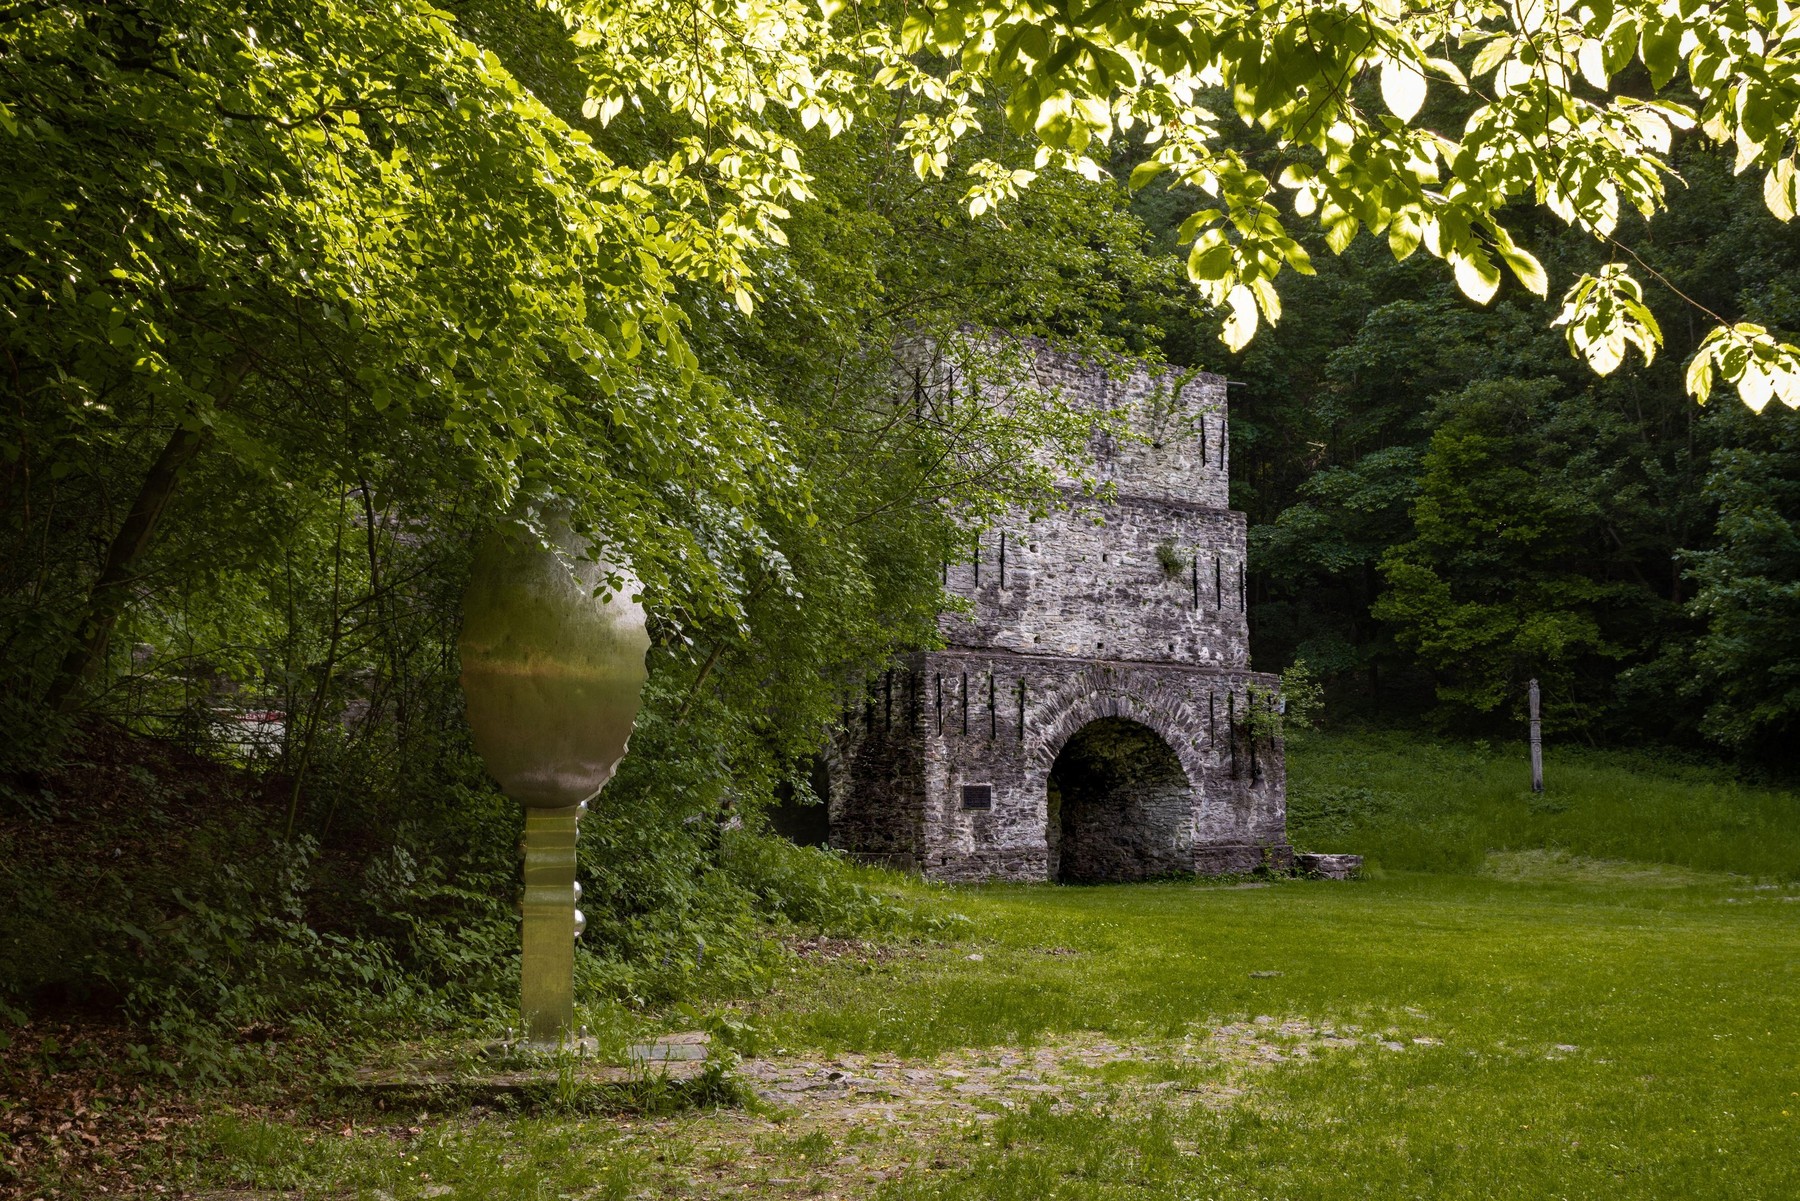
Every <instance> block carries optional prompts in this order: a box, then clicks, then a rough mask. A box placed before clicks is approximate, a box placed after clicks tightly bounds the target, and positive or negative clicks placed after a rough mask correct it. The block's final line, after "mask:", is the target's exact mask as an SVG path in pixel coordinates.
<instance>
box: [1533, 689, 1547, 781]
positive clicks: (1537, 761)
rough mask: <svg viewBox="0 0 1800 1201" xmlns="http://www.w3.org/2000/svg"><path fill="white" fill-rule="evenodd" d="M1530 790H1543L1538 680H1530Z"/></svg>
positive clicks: (1541, 723)
mask: <svg viewBox="0 0 1800 1201" xmlns="http://www.w3.org/2000/svg"><path fill="white" fill-rule="evenodd" d="M1530 695H1531V791H1533V792H1542V791H1544V723H1543V722H1542V720H1540V719H1539V717H1538V682H1537V680H1536V679H1535V678H1533V680H1532V681H1531V694H1530Z"/></svg>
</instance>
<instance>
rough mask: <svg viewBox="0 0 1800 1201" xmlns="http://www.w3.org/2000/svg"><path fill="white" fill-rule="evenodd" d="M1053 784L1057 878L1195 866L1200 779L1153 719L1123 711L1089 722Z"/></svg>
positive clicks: (1114, 876) (1051, 826)
mask: <svg viewBox="0 0 1800 1201" xmlns="http://www.w3.org/2000/svg"><path fill="white" fill-rule="evenodd" d="M1046 790H1047V792H1048V798H1047V799H1048V802H1049V804H1048V817H1049V822H1048V829H1046V830H1045V837H1046V841H1047V842H1048V844H1049V851H1050V878H1051V879H1052V880H1061V881H1066V882H1068V883H1072V884H1090V883H1099V882H1102V881H1112V880H1143V879H1147V878H1149V877H1151V876H1158V875H1162V874H1164V873H1167V872H1178V871H1192V870H1193V866H1194V865H1193V830H1194V806H1193V786H1192V785H1191V784H1189V782H1188V778H1187V773H1185V772H1184V771H1182V769H1181V762H1180V760H1178V759H1177V758H1176V757H1175V752H1174V751H1172V750H1170V749H1169V744H1168V743H1166V742H1164V741H1163V740H1162V738H1161V736H1159V735H1158V734H1157V733H1156V731H1154V730H1152V729H1151V728H1150V727H1149V726H1146V725H1143V724H1142V723H1140V722H1135V721H1128V720H1126V719H1125V718H1122V717H1104V718H1101V719H1100V720H1098V721H1093V722H1089V723H1088V724H1087V725H1085V726H1083V727H1081V729H1079V730H1077V731H1076V732H1075V733H1074V735H1073V736H1071V737H1070V739H1069V740H1068V742H1066V743H1064V744H1063V748H1062V750H1061V752H1060V753H1058V754H1057V756H1056V762H1055V763H1054V764H1052V765H1051V768H1050V778H1049V782H1048V784H1047V785H1046Z"/></svg>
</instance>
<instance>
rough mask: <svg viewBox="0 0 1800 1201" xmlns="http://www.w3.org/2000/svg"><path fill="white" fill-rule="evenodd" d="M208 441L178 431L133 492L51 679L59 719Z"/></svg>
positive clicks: (102, 655)
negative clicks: (185, 474)
mask: <svg viewBox="0 0 1800 1201" xmlns="http://www.w3.org/2000/svg"><path fill="white" fill-rule="evenodd" d="M210 441H212V431H211V430H210V429H204V430H199V431H195V430H190V429H186V428H177V429H176V431H175V432H174V433H173V434H171V435H169V440H168V442H167V443H165V444H164V445H163V448H162V453H161V454H159V455H157V456H156V462H155V463H153V464H151V466H150V472H149V474H148V475H146V476H145V477H144V482H143V484H142V486H140V487H139V488H138V493H137V497H136V498H135V499H134V500H133V501H132V502H131V509H130V510H129V511H128V512H127V513H126V514H125V520H124V522H123V523H122V524H121V525H120V526H119V532H118V533H117V534H115V535H113V540H112V545H111V546H109V547H107V548H106V562H105V563H104V564H103V565H102V566H101V568H100V575H99V577H98V578H96V579H95V580H94V586H93V588H92V589H90V590H89V592H88V602H87V612H86V613H85V615H84V616H83V618H82V622H81V627H80V631H79V633H78V634H77V636H76V640H75V644H74V645H73V646H71V647H70V648H69V653H68V654H67V655H65V656H64V657H63V661H62V666H60V667H59V668H57V671H56V678H55V679H53V680H52V681H51V682H50V691H49V692H48V693H47V694H46V695H45V697H44V703H45V704H46V705H48V706H49V707H50V708H52V709H54V710H56V711H57V712H59V713H67V712H69V711H70V710H71V709H74V708H75V707H76V705H77V704H78V703H79V701H80V699H81V689H82V686H83V685H85V684H86V683H87V682H88V681H89V680H91V679H92V678H93V677H94V674H95V673H96V672H98V671H99V670H100V665H101V664H102V663H103V662H105V660H106V647H107V643H108V642H110V641H111V639H112V632H113V627H114V626H116V625H117V624H118V622H119V614H120V613H122V612H123V611H124V609H125V601H126V599H127V598H128V597H129V596H130V591H131V582H132V580H134V579H135V578H136V571H137V565H138V562H139V560H141V559H142V558H143V556H144V552H145V551H146V550H148V549H149V548H150V543H151V541H152V540H153V539H154V538H155V536H156V528H157V526H158V525H160V524H161V523H162V516H163V512H164V510H166V509H167V508H168V507H169V501H170V500H171V499H172V498H173V497H174V495H175V489H176V488H177V487H178V486H179V485H180V483H181V476H182V473H183V471H185V470H186V468H187V465H188V464H189V463H191V462H192V461H193V459H194V456H195V455H197V454H199V453H200V451H201V450H202V449H204V448H205V446H206V444H207V443H208V442H210Z"/></svg>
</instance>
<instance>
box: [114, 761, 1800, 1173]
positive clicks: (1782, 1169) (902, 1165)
mask: <svg viewBox="0 0 1800 1201" xmlns="http://www.w3.org/2000/svg"><path fill="white" fill-rule="evenodd" d="M1422 752H1425V753H1424V754H1423V755H1422ZM1551 763H1552V792H1551V793H1550V794H1549V801H1550V803H1551V804H1554V805H1556V806H1560V808H1557V809H1556V811H1554V812H1552V811H1550V808H1549V806H1548V805H1545V804H1542V803H1540V804H1539V805H1537V806H1533V805H1532V804H1531V802H1530V800H1529V799H1528V797H1527V796H1526V795H1523V794H1521V792H1520V790H1519V789H1518V782H1519V781H1518V776H1519V775H1520V773H1519V771H1518V769H1517V765H1516V764H1515V763H1513V762H1512V761H1511V758H1510V757H1508V758H1506V759H1504V760H1503V759H1501V758H1500V757H1499V756H1484V755H1482V754H1480V753H1473V754H1468V755H1463V756H1458V755H1456V754H1454V753H1452V752H1447V751H1433V750H1432V749H1431V748H1427V747H1422V746H1421V744H1418V743H1410V742H1406V741H1404V740H1399V739H1395V738H1360V739H1354V740H1352V739H1342V740H1320V741H1316V742H1314V743H1312V744H1311V745H1309V746H1307V747H1305V748H1303V749H1301V752H1300V753H1299V754H1297V755H1296V756H1295V763H1294V769H1295V788H1296V795H1297V796H1300V797H1301V798H1302V799H1303V802H1307V803H1312V804H1313V808H1312V809H1311V810H1309V811H1308V814H1307V816H1306V818H1305V821H1304V822H1303V823H1298V826H1299V835H1300V836H1299V837H1297V841H1304V842H1309V843H1311V844H1312V845H1316V846H1320V847H1321V848H1323V849H1338V848H1340V847H1341V848H1342V849H1361V850H1366V851H1369V852H1370V853H1371V854H1372V855H1373V856H1374V857H1375V858H1376V859H1377V860H1379V861H1380V863H1381V865H1382V866H1381V868H1380V870H1379V871H1377V872H1375V873H1373V875H1372V877H1371V878H1369V879H1365V880H1362V881H1356V882H1350V883H1332V882H1316V881H1275V882H1270V883H1266V884H1265V883H1259V882H1249V883H1245V882H1240V883H1222V884H1221V883H1162V884H1149V885H1138V886H1123V887H1096V888H1049V887H1029V888H1028V887H988V888H978V889H964V890H954V891H952V890H944V889H932V888H927V887H925V886H922V885H916V884H895V885H894V887H898V888H904V889H906V890H908V891H910V892H912V893H914V894H915V895H919V896H921V897H929V898H930V903H935V904H945V903H948V904H952V905H954V906H956V907H957V908H959V909H960V910H962V911H963V912H965V913H967V914H968V915H969V916H970V917H971V918H972V919H973V925H972V927H971V929H972V934H971V936H970V938H969V940H968V941H966V942H964V943H961V944H958V945H937V946H913V947H898V948H881V947H870V946H861V947H858V946H846V947H844V948H840V951H839V952H838V953H835V954H832V955H825V956H819V955H814V956H811V957H796V958H795V960H794V961H793V963H792V966H791V970H790V971H789V972H788V974H787V975H786V976H785V979H784V981H783V983H781V984H780V986H778V987H777V988H775V989H774V990H773V991H771V992H769V993H767V994H765V995H763V996H761V997H758V998H755V999H752V1000H748V1001H740V1002H738V1003H736V1004H735V1006H734V1007H733V1009H732V1014H731V1016H732V1021H733V1023H734V1025H736V1026H737V1027H738V1028H739V1029H740V1035H739V1039H738V1041H739V1045H740V1046H741V1047H743V1048H744V1049H745V1051H746V1053H747V1054H746V1058H745V1060H744V1062H742V1063H741V1064H739V1065H738V1067H737V1068H736V1069H735V1074H736V1075H737V1076H738V1078H740V1079H741V1080H743V1081H745V1082H746V1086H747V1089H749V1090H754V1091H760V1092H761V1093H763V1094H764V1099H760V1100H757V1099H752V1100H751V1101H750V1102H749V1104H747V1105H745V1106H739V1107H728V1108H724V1109H719V1110H708V1111H703V1112H689V1113H684V1114H678V1115H674V1116H665V1117H645V1116H637V1117H631V1116H617V1115H614V1116H605V1115H592V1114H583V1113H580V1112H577V1111H576V1109H574V1108H569V1107H559V1106H557V1105H554V1104H553V1105H549V1106H545V1107H542V1108H541V1109H540V1110H539V1111H538V1112H535V1113H529V1114H507V1113H504V1112H489V1113H485V1114H480V1115H470V1114H468V1113H467V1112H466V1111H452V1110H448V1109H446V1110H439V1111H425V1112H419V1113H412V1112H406V1113H400V1114H396V1113H388V1112H377V1111H372V1110H371V1109H369V1108H368V1107H367V1106H366V1105H364V1106H362V1107H360V1108H359V1107H358V1104H357V1103H354V1102H351V1101H346V1100H344V1099H343V1098H341V1097H335V1096H332V1095H327V1094H315V1095H311V1096H298V1097H293V1096H290V1097H288V1098H287V1099H286V1100H284V1101H282V1102H280V1103H270V1102H268V1101H263V1102H259V1103H256V1104H243V1105H240V1106H238V1107H237V1108H236V1109H235V1110H232V1111H224V1110H222V1109H217V1108H216V1107H215V1110H216V1111H215V1112H212V1113H210V1114H207V1115H206V1116H200V1117H197V1118H196V1119H194V1120H193V1121H191V1122H190V1123H188V1124H186V1125H185V1126H183V1127H182V1128H181V1132H180V1133H179V1134H178V1135H174V1136H172V1137H170V1138H169V1139H168V1140H167V1141H166V1142H162V1143H159V1144H158V1145H157V1146H156V1147H153V1148H147V1149H145V1150H144V1151H143V1152H142V1153H141V1155H140V1157H139V1160H138V1167H139V1171H140V1173H141V1177H142V1178H143V1179H144V1180H145V1181H147V1182H152V1181H153V1182H155V1183H158V1184H161V1185H163V1187H164V1188H166V1189H168V1190H170V1191H177V1190H183V1189H185V1190H190V1191H204V1190H209V1189H210V1190H225V1191H223V1192H214V1193H212V1194H211V1195H213V1196H215V1197H229V1196H233V1195H237V1192H236V1191H239V1190H253V1189H257V1190H294V1191H298V1192H300V1193H303V1194H304V1195H306V1196H359V1197H368V1198H376V1197H382V1198H394V1199H400V1198H410V1197H470V1198H473V1197H542V1198H547V1199H548V1198H560V1197H596V1198H615V1199H620V1201H623V1199H625V1198H636V1197H683V1196H690V1197H713V1196H721V1197H722V1196H750V1197H780V1198H786V1197H792V1198H806V1197H834V1196H836V1197H871V1198H880V1199H885V1201H903V1199H911V1198H969V1199H975V1198H980V1199H983V1201H987V1199H994V1201H1005V1199H1012V1198H1018V1199H1027V1198H1028V1199H1031V1201H1044V1199H1050V1198H1058V1199H1069V1201H1074V1199H1089V1198H1091V1199H1095V1201H1100V1199H1113V1198H1121V1199H1122V1198H1144V1199H1150V1198H1156V1199H1165V1198H1193V1199H1200V1198H1233V1199H1238V1198H1293V1199H1295V1201H1299V1199H1311V1198H1340V1197H1341V1198H1351V1197H1356V1198H1364V1197H1368V1198H1396V1197H1405V1198H1440V1197H1442V1198H1464V1197H1466V1198H1514V1197H1516V1198H1534V1199H1535V1198H1546V1197H1561V1198H1590V1197H1591V1198H1687V1197H1706V1198H1770V1199H1786V1198H1793V1197H1800V1051H1797V1050H1796V1048H1797V1047H1800V1037H1797V1036H1796V1030H1800V887H1797V886H1795V885H1794V884H1793V881H1794V880H1795V878H1796V873H1795V870H1794V869H1795V855H1794V850H1795V847H1796V844H1797V842H1800V823H1797V822H1796V821H1795V819H1794V798H1793V797H1792V796H1791V795H1787V794H1781V793H1775V792H1767V791H1759V790H1755V789H1747V788H1739V787H1736V786H1733V785H1730V784H1727V783H1723V782H1720V781H1719V780H1718V779H1716V778H1714V777H1707V776H1704V775H1703V774H1702V773H1699V772H1697V771H1696V772H1694V773H1692V774H1682V773H1680V772H1674V773H1671V772H1664V771H1660V770H1658V769H1656V768H1655V767H1654V766H1653V765H1650V764H1647V763H1644V762H1640V761H1635V760H1616V759H1615V760H1608V759H1606V758H1605V757H1598V756H1596V757H1590V758H1585V759H1582V760H1579V761H1570V760H1567V759H1561V758H1553V759H1552V761H1551ZM1365 795H1366V797H1368V798H1374V800H1373V803H1369V802H1367V801H1365V800H1364V797H1365ZM1321 796H1325V797H1330V796H1336V797H1337V798H1338V799H1337V801H1335V802H1333V805H1335V806H1336V809H1335V811H1334V812H1328V813H1325V814H1324V816H1323V817H1321V816H1320V814H1321V812H1323V810H1325V809H1330V808H1331V806H1319V805H1318V804H1317V803H1316V798H1318V797H1321ZM1683 797H1686V798H1688V800H1687V801H1686V802H1685V803H1684V801H1683V799H1682V798H1683ZM1346 798H1348V799H1347V800H1346ZM1745 815H1748V816H1745ZM1633 816H1638V817H1641V818H1642V821H1641V823H1639V824H1638V825H1636V826H1633V825H1631V824H1630V823H1629V822H1624V821H1623V819H1625V818H1629V817H1633ZM1329 823H1336V824H1335V826H1331V827H1330V828H1329V829H1328V828H1327V827H1328V824H1329ZM1471 847H1473V848H1475V849H1474V850H1473V851H1471V850H1469V848H1471ZM1490 851H1491V852H1493V853H1492V854H1489V852H1490ZM1421 867H1434V868H1435V869H1436V870H1433V871H1424V870H1416V869H1418V868H1421ZM1730 873H1737V874H1730ZM260 1195H265V1196H266V1195H268V1194H267V1193H263V1194H260Z"/></svg>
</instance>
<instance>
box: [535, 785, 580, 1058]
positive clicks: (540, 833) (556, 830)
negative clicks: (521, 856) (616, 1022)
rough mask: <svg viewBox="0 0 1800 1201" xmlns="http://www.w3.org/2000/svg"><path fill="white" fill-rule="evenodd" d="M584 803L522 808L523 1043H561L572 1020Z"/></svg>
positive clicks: (546, 1045)
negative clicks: (578, 862)
mask: <svg viewBox="0 0 1800 1201" xmlns="http://www.w3.org/2000/svg"><path fill="white" fill-rule="evenodd" d="M586 809H587V806H586V805H585V804H581V805H572V806H570V807H569V808H567V809H527V810H525V896H524V900H523V901H522V902H521V904H520V907H519V909H520V913H521V914H522V915H523V916H524V919H525V920H524V942H525V945H524V956H523V961H522V964H521V972H520V976H521V984H522V987H521V989H520V996H519V1010H520V1013H521V1015H522V1016H523V1017H524V1019H525V1041H526V1042H527V1043H530V1044H531V1045H533V1046H537V1047H559V1046H561V1045H562V1044H563V1043H564V1042H566V1041H567V1040H568V1039H569V1037H570V1035H571V1033H572V1032H573V1028H574V1023H575V939H576V936H577V935H579V934H580V933H581V926H582V925H583V924H584V923H583V921H582V917H581V911H580V910H578V909H576V908H575V902H576V901H577V900H578V899H579V898H580V895H581V894H580V887H579V885H577V884H576V883H575V836H576V826H577V825H578V823H579V822H580V819H581V815H582V813H583V812H584V811H585V810H586Z"/></svg>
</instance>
